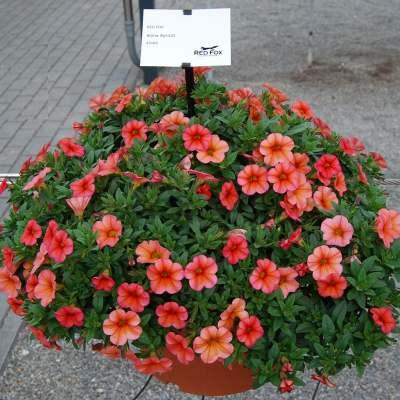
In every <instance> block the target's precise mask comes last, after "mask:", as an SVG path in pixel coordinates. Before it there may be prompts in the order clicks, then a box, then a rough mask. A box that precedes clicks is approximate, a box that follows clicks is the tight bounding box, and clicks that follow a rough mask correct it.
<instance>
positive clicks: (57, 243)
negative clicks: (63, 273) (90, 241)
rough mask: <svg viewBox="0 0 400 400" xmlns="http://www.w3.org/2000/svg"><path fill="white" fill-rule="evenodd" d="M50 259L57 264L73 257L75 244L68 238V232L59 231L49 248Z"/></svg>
mask: <svg viewBox="0 0 400 400" xmlns="http://www.w3.org/2000/svg"><path fill="white" fill-rule="evenodd" d="M47 251H48V253H49V257H50V258H52V259H53V260H54V261H55V262H57V263H62V262H64V261H65V259H66V258H67V256H69V255H71V254H72V253H73V251H74V242H73V241H72V239H71V238H70V237H69V236H68V234H67V232H65V231H63V230H59V231H57V232H56V234H55V235H54V237H53V240H52V241H51V242H50V244H49V246H48V247H47Z"/></svg>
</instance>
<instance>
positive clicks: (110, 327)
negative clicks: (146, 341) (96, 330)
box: [103, 309, 142, 346]
mask: <svg viewBox="0 0 400 400" xmlns="http://www.w3.org/2000/svg"><path fill="white" fill-rule="evenodd" d="M139 324H140V317H139V315H137V314H136V313H135V312H133V311H124V310H122V309H118V310H114V311H112V312H111V313H110V315H109V316H108V319H106V320H105V321H104V322H103V332H104V333H105V334H106V335H108V336H110V341H111V343H113V344H115V345H117V346H123V345H124V344H125V343H126V342H127V341H128V340H136V339H138V338H139V337H140V335H141V334H142V328H141V327H140V326H139Z"/></svg>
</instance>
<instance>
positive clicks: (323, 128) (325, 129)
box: [312, 117, 332, 139]
mask: <svg viewBox="0 0 400 400" xmlns="http://www.w3.org/2000/svg"><path fill="white" fill-rule="evenodd" d="M312 122H313V124H314V125H315V127H316V128H317V131H318V133H320V134H321V136H323V137H324V138H325V139H328V138H330V137H331V136H332V129H331V127H330V126H329V125H328V124H327V123H326V122H325V121H323V120H322V119H320V118H318V117H313V118H312Z"/></svg>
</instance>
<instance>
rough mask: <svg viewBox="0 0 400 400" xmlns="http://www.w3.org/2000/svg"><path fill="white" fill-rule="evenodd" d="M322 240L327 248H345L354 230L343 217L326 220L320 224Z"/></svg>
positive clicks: (338, 216) (337, 216)
mask: <svg viewBox="0 0 400 400" xmlns="http://www.w3.org/2000/svg"><path fill="white" fill-rule="evenodd" d="M321 231H322V234H323V235H322V236H323V239H324V240H325V241H326V244H327V245H329V246H339V247H345V246H347V245H348V244H349V243H350V242H351V238H352V237H353V233H354V229H353V225H351V224H350V222H349V221H348V219H347V218H346V217H344V216H343V215H336V217H334V218H327V219H325V220H324V221H323V222H322V224H321Z"/></svg>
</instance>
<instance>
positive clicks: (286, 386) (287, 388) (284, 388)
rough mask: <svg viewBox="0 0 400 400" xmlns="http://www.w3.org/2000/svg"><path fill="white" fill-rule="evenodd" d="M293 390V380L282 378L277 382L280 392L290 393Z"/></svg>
mask: <svg viewBox="0 0 400 400" xmlns="http://www.w3.org/2000/svg"><path fill="white" fill-rule="evenodd" d="M293 390H294V381H292V380H291V379H282V380H281V383H280V384H279V392H280V393H290V392H292V391H293Z"/></svg>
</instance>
